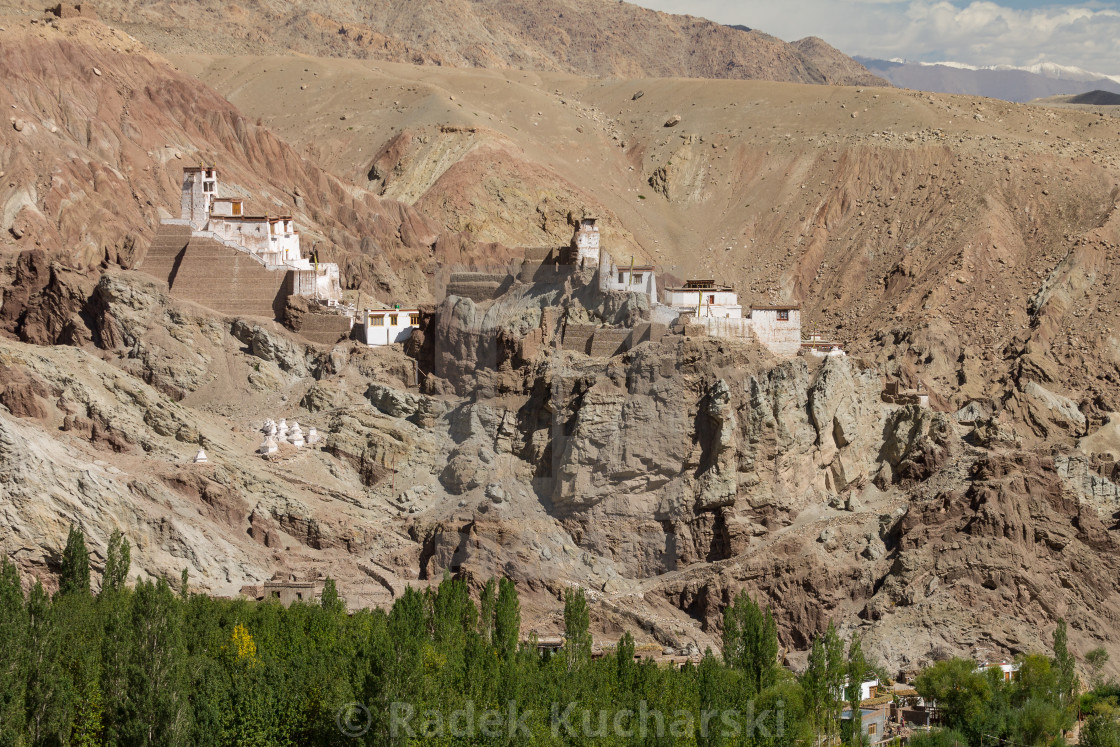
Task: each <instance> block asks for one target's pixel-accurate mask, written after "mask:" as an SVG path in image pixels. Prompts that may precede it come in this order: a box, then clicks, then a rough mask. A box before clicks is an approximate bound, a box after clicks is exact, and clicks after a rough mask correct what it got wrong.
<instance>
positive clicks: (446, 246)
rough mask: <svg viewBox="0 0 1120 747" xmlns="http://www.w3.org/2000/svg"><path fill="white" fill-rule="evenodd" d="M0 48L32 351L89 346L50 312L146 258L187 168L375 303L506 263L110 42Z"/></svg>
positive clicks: (25, 325)
mask: <svg viewBox="0 0 1120 747" xmlns="http://www.w3.org/2000/svg"><path fill="white" fill-rule="evenodd" d="M0 39H2V44H0V73H2V75H0V106H2V107H3V109H4V111H5V112H8V115H7V117H8V121H7V122H6V123H5V125H4V127H3V128H2V129H0V172H2V173H3V179H2V181H0V206H2V211H3V212H2V216H0V217H2V218H3V220H2V222H0V223H2V225H3V229H4V230H3V234H2V235H0V275H2V277H3V278H4V280H5V282H4V285H6V286H10V287H8V288H6V290H5V295H4V305H3V309H2V311H0V320H2V324H3V326H4V327H5V328H6V329H8V330H9V331H13V332H16V333H17V334H19V335H20V336H22V337H23V338H25V339H32V340H35V341H40V342H46V341H56V340H59V339H63V340H73V339H77V338H81V337H83V336H86V337H87V338H88V334H89V333H88V330H86V331H83V328H84V327H85V326H86V325H85V324H84V323H83V321H82V320H81V319H79V318H77V317H73V318H70V314H69V313H67V309H65V308H47V307H45V306H44V304H47V305H49V304H51V303H58V304H61V305H62V306H65V305H66V304H67V303H70V302H71V301H75V300H77V297H78V296H81V295H82V294H85V295H88V292H89V291H90V289H91V287H92V286H91V285H90V283H93V282H96V269H97V268H98V267H100V266H105V265H109V264H120V265H122V266H125V267H130V266H133V265H134V264H135V263H136V262H137V261H139V259H140V258H141V257H142V253H143V252H144V251H145V250H146V248H147V242H148V239H149V238H150V237H151V235H152V233H153V232H154V230H155V227H156V225H157V224H158V221H159V217H160V215H161V212H162V214H163V215H168V214H170V213H171V212H173V213H174V214H176V215H177V214H178V202H179V185H180V180H181V177H182V168H183V166H185V165H190V164H197V163H199V162H203V161H204V162H206V163H208V164H218V165H219V166H220V169H221V173H222V180H223V184H224V185H225V186H224V189H226V190H229V194H238V195H244V196H246V197H248V198H249V200H250V208H251V209H253V210H256V211H259V212H261V213H272V214H274V215H275V214H281V213H293V214H294V216H295V218H296V221H297V223H298V225H299V226H300V228H301V229H302V231H303V233H304V239H303V240H304V242H305V246H306V247H307V248H308V249H311V248H313V247H314V248H317V249H319V250H320V254H321V256H322V257H323V258H324V261H326V260H327V259H328V258H330V259H332V260H335V261H338V262H339V263H340V265H341V266H342V269H343V273H344V275H345V279H344V280H345V282H346V284H347V285H349V286H350V287H359V286H363V287H364V288H365V289H366V290H367V292H369V293H371V294H375V295H378V296H381V300H384V301H388V300H391V299H392V298H394V297H396V296H397V295H406V294H407V295H409V296H413V297H417V298H418V299H430V298H431V296H430V295H429V290H428V288H429V277H428V275H429V274H430V273H432V272H434V268H435V266H436V264H437V263H438V262H440V261H442V262H443V263H444V264H450V263H457V262H469V261H471V259H472V253H473V252H477V254H475V255H474V257H475V258H479V257H482V256H485V257H486V259H487V261H490V260H492V259H493V258H494V257H495V256H500V254H501V252H500V250H495V249H494V248H493V247H491V248H489V249H487V250H486V251H485V252H484V253H483V252H482V251H481V249H480V248H478V247H475V246H474V244H473V242H471V241H469V240H467V241H464V240H463V239H462V237H460V236H457V235H453V234H451V233H448V232H446V231H443V230H442V229H441V228H440V227H439V226H438V225H436V224H434V223H432V222H430V221H429V220H427V219H426V218H424V217H422V216H421V215H420V214H418V213H417V212H416V211H415V210H413V209H411V208H410V207H408V206H406V205H403V204H401V203H398V202H394V201H392V200H384V199H380V198H378V197H376V196H374V195H372V194H370V193H368V192H366V191H364V190H360V189H355V188H354V187H353V186H351V185H348V184H346V183H344V182H342V181H340V180H339V179H337V178H335V177H333V176H331V175H330V174H329V173H327V172H326V171H324V170H323V169H322V168H321V167H319V166H317V165H316V164H314V163H313V162H310V161H308V160H306V159H303V158H301V157H300V156H299V155H298V154H297V153H296V152H295V151H293V150H292V148H291V147H289V146H288V145H287V144H286V143H284V142H282V141H281V140H279V139H278V138H277V137H276V136H275V135H273V134H272V133H271V132H269V131H268V130H267V129H266V128H264V127H262V126H260V125H259V124H254V123H253V121H251V120H249V119H247V118H246V117H245V116H244V115H242V114H241V113H240V112H238V111H237V109H235V108H234V107H233V106H231V105H230V104H229V102H228V101H226V100H225V99H223V98H222V97H221V96H219V95H217V94H215V93H214V92H213V91H212V90H210V89H208V88H207V87H205V86H204V85H201V84H200V83H199V82H198V81H197V80H195V79H193V78H190V77H188V76H185V75H182V74H180V73H177V72H176V71H174V70H173V69H172V68H171V67H170V66H169V65H168V64H167V63H166V62H164V61H162V60H161V59H160V58H158V57H157V56H155V55H151V54H150V53H148V52H147V51H146V50H145V49H144V48H143V47H142V46H141V45H139V44H138V43H137V42H136V41H135V40H132V39H130V38H128V37H127V35H125V34H122V33H121V32H119V31H114V30H110V29H108V28H106V27H105V26H103V25H101V24H99V23H97V22H94V21H89V20H85V19H75V20H67V21H62V22H60V23H56V24H55V25H54V26H48V25H46V24H35V25H32V24H30V23H28V22H27V20H25V19H12V18H9V19H5V29H4V31H2V32H0ZM17 257H19V258H20V259H19V261H18V262H17ZM417 260H421V261H417ZM52 261H57V262H59V263H60V264H59V265H58V268H57V269H50V262H52ZM394 266H395V267H396V268H398V269H394ZM87 270H95V271H94V272H92V273H87V272H86V271H87ZM48 287H49V288H50V291H49V292H48V293H46V294H44V289H45V288H48ZM62 296H65V297H68V298H69V301H60V300H59V299H60V297H62ZM52 299H53V300H52ZM74 310H75V309H74V308H71V309H70V311H71V312H73V311H74Z"/></svg>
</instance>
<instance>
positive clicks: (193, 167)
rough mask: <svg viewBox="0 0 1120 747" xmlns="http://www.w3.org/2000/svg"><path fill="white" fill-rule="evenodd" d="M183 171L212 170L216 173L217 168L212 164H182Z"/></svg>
mask: <svg viewBox="0 0 1120 747" xmlns="http://www.w3.org/2000/svg"><path fill="white" fill-rule="evenodd" d="M183 171H213V172H214V173H217V172H218V169H216V168H215V167H213V166H184V167H183Z"/></svg>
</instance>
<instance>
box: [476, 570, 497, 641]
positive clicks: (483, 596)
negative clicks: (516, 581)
mask: <svg viewBox="0 0 1120 747" xmlns="http://www.w3.org/2000/svg"><path fill="white" fill-rule="evenodd" d="M497 600H498V582H497V581H496V580H495V579H494V577H493V576H491V577H490V578H488V579H486V584H485V585H484V586H483V587H482V591H481V592H479V595H478V608H479V616H478V635H479V637H480V638H482V640H483V642H485V643H487V644H489V643H491V642H492V641H493V639H494V608H495V606H496V605H497Z"/></svg>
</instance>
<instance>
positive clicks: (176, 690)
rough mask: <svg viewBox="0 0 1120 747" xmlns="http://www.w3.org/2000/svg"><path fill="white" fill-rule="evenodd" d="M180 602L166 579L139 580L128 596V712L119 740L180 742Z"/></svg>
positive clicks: (184, 714)
mask: <svg viewBox="0 0 1120 747" xmlns="http://www.w3.org/2000/svg"><path fill="white" fill-rule="evenodd" d="M180 604H181V602H180V601H179V600H178V599H177V598H176V596H175V595H174V594H173V593H172V591H171V587H170V586H168V584H167V581H165V580H164V579H162V578H161V579H159V581H157V582H155V583H152V582H150V581H148V582H143V583H139V584H137V586H136V590H135V591H134V593H133V595H132V609H131V616H130V626H131V628H132V632H133V635H134V636H135V639H134V640H135V644H134V645H133V646H132V650H131V652H130V657H129V658H130V661H129V668H128V691H127V694H126V697H127V702H128V710H129V711H130V712H131V713H132V714H134V716H133V718H131V719H130V720H129V721H128V722H127V724H123V725H122V726H123V727H126V728H122V730H121V731H122V738H123V740H124V741H128V742H131V743H133V744H141V745H153V744H180V743H182V742H183V740H184V738H185V736H186V734H187V731H188V728H189V713H190V712H189V707H188V705H189V704H188V701H187V693H185V692H184V689H185V685H186V680H187V676H186V675H187V672H186V668H185V665H186V651H185V650H184V646H183V640H182V615H181V613H180V609H179V605H180Z"/></svg>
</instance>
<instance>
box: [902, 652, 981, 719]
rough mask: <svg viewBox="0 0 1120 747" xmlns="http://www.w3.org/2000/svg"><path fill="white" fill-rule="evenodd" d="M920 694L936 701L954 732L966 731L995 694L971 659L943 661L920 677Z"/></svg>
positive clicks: (916, 686) (915, 684)
mask: <svg viewBox="0 0 1120 747" xmlns="http://www.w3.org/2000/svg"><path fill="white" fill-rule="evenodd" d="M914 686H915V689H916V690H917V691H918V694H919V695H921V696H922V697H923V698H925V699H926V700H935V701H937V705H938V707H939V708H941V711H942V713H943V714H944V718H945V725H946V726H948V727H949V728H951V729H964V728H966V727H967V726H968V724H969V723H970V722H972V721H973V720H974V719H976V718H977V717H978V716H979V715H980V714H981V712H982V711H983V709H984V704H985V702H986V701H987V700H988V698H989V697H990V695H991V686H990V684H989V682H988V679H987V678H986V677H985V676H984V675H983V674H982V673H980V672H979V671H977V669H976V664H975V663H973V662H972V661H969V660H968V659H949V660H948V661H939V662H937V663H936V664H934V665H933V666H932V667H930V668H928V669H926V670H924V671H923V672H921V674H919V675H918V678H917V680H916V681H915V683H914Z"/></svg>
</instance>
